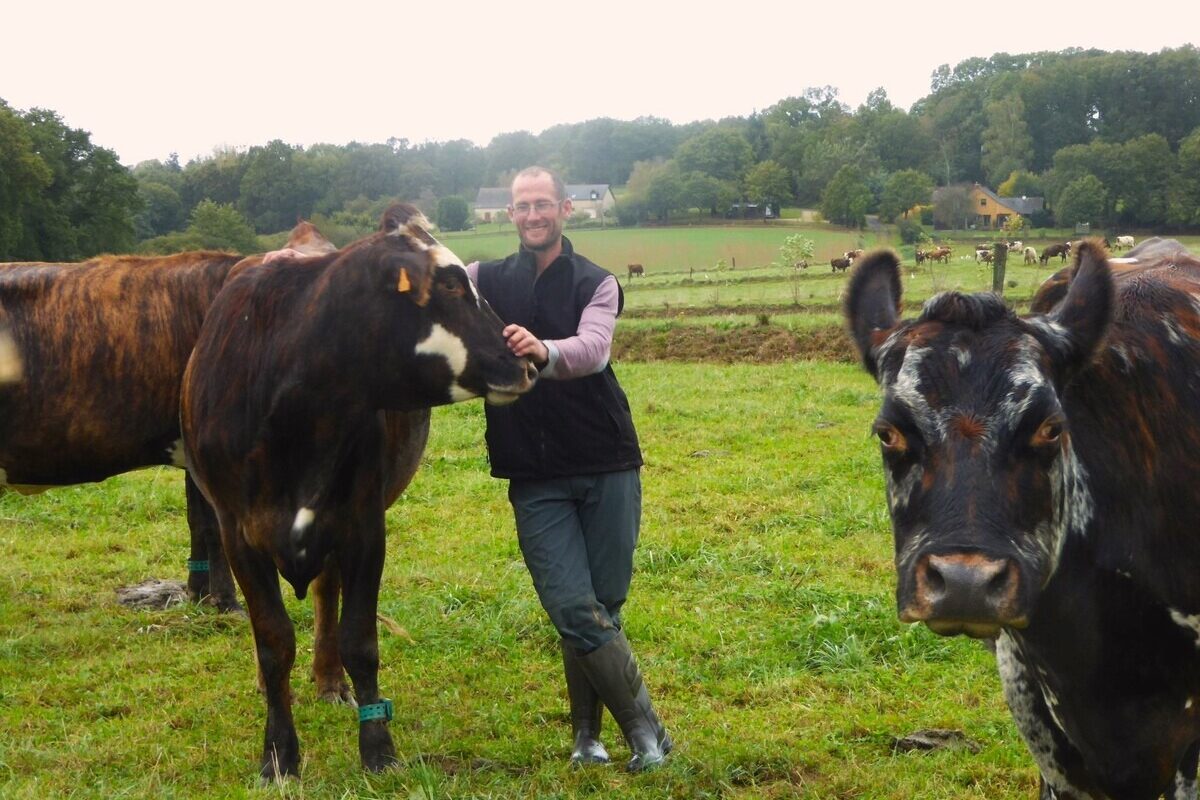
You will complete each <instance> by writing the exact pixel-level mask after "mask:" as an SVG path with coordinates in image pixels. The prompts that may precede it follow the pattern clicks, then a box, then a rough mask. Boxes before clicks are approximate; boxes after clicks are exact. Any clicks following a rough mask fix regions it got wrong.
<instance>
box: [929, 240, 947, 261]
mask: <svg viewBox="0 0 1200 800" xmlns="http://www.w3.org/2000/svg"><path fill="white" fill-rule="evenodd" d="M926 258H928V259H929V260H930V261H940V262H942V263H943V264H949V263H950V248H949V247H947V246H946V245H944V244H943V245H939V246H937V247H935V248H933V250H930V251H929V252H928V253H927V254H926Z"/></svg>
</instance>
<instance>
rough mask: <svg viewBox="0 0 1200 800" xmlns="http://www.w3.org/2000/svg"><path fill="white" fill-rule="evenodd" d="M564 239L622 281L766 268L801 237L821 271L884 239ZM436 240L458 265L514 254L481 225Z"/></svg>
mask: <svg viewBox="0 0 1200 800" xmlns="http://www.w3.org/2000/svg"><path fill="white" fill-rule="evenodd" d="M565 233H566V234H567V237H568V238H569V239H570V240H571V242H572V243H573V244H574V245H575V248H576V249H577V250H578V251H579V252H580V253H583V254H584V255H586V256H587V257H588V258H590V259H591V260H592V261H594V262H596V263H597V264H599V265H600V266H602V267H605V268H607V269H609V270H611V271H613V272H614V273H616V274H617V275H619V276H621V277H622V278H624V276H625V265H626V264H631V263H633V264H642V265H644V266H645V267H646V272H647V274H648V275H652V274H654V273H655V272H685V273H686V272H687V270H688V269H689V268H694V269H696V270H700V269H711V268H712V267H713V266H714V265H715V264H716V263H717V262H718V261H721V260H724V261H725V262H726V263H727V264H730V265H732V264H733V263H734V262H735V261H736V265H737V267H739V268H742V267H751V266H762V265H765V264H770V263H771V262H772V261H775V260H776V259H777V258H778V257H779V247H780V245H782V244H783V241H784V240H785V239H786V238H787V237H789V236H791V235H793V234H796V233H801V234H803V235H805V236H807V237H809V238H810V239H812V240H813V241H814V242H815V243H816V258H817V259H820V260H823V261H824V262H825V265H826V269H828V268H829V259H830V258H832V257H834V256H840V255H841V254H842V253H844V252H845V251H846V250H851V249H853V248H855V247H864V248H870V247H874V246H876V245H877V244H884V243H885V240H884V239H882V238H878V237H877V236H876V234H874V233H871V232H868V231H862V232H860V231H854V230H848V229H846V228H835V227H831V226H820V225H797V224H779V223H772V224H765V223H738V224H736V225H695V226H676V227H661V228H657V227H656V228H649V227H647V228H604V229H598V228H578V229H574V230H572V229H571V228H570V226H569V225H568V226H567V229H566V231H565ZM438 238H440V239H441V240H442V242H443V243H445V245H446V246H447V247H449V248H450V249H451V250H453V251H454V252H455V253H456V254H458V256H459V257H460V258H462V260H463V261H464V262H471V261H476V260H484V259H491V258H503V257H505V256H507V255H508V254H509V253H512V252H513V251H515V250H516V249H517V234H516V230H515V229H514V228H513V226H512V225H505V226H504V229H503V230H496V229H495V226H491V225H488V226H484V228H483V229H481V230H479V231H471V232H466V233H439V234H438Z"/></svg>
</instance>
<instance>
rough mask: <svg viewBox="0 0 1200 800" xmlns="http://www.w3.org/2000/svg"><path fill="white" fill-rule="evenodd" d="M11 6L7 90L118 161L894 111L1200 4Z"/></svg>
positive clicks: (1155, 37) (1184, 18) (1155, 28)
mask: <svg viewBox="0 0 1200 800" xmlns="http://www.w3.org/2000/svg"><path fill="white" fill-rule="evenodd" d="M17 2H18V4H17V5H15V7H12V8H7V9H6V10H5V12H4V14H3V19H4V28H5V30H4V31H3V33H2V35H0V98H3V99H4V100H6V101H7V102H8V103H9V105H10V106H13V107H15V108H18V109H28V108H31V107H34V106H38V107H42V108H49V109H52V110H54V111H57V112H58V113H59V114H60V115H61V116H62V117H63V119H64V121H65V122H66V123H67V124H68V125H70V126H71V127H75V128H82V129H84V130H87V131H90V132H91V134H92V141H93V142H94V143H96V144H99V145H102V146H104V147H108V148H111V149H113V150H115V151H116V152H117V155H118V156H119V157H120V159H121V161H122V163H125V164H129V165H133V164H135V163H137V162H138V161H142V160H144V159H149V158H162V159H165V158H166V157H167V155H168V154H169V153H170V152H172V151H176V152H178V153H179V155H180V158H181V160H182V161H183V162H185V163H186V162H187V161H188V160H189V159H191V158H194V157H196V156H203V155H208V154H210V153H212V151H213V149H214V148H216V147H220V146H236V147H247V146H251V145H256V144H263V143H265V142H267V141H269V140H271V139H282V140H284V141H286V142H288V143H290V144H297V145H305V146H308V145H311V144H314V143H317V142H330V143H333V144H345V143H347V142H350V141H360V142H383V141H386V140H387V139H388V138H389V137H392V136H395V137H399V138H407V139H408V140H409V141H410V142H412V143H413V144H416V143H419V142H422V141H426V140H432V141H448V140H450V139H460V138H461V139H470V140H472V141H474V142H476V143H477V144H479V145H486V144H487V143H488V142H489V141H490V140H491V138H492V137H493V136H495V135H496V134H498V133H505V132H509V131H516V130H528V131H530V132H532V133H535V134H536V133H540V132H541V131H542V130H544V129H546V128H548V127H550V126H553V125H556V124H559V123H570V122H582V121H584V120H587V119H592V118H595V117H602V116H607V117H613V118H616V119H625V120H631V119H634V118H635V117H638V116H644V115H653V116H657V117H663V118H666V119H669V120H671V121H672V122H674V123H684V122H690V121H693V120H698V119H719V118H721V117H725V116H733V115H738V116H742V115H747V114H750V113H751V112H752V111H754V110H755V109H764V108H766V107H768V106H770V105H773V104H774V103H776V102H778V101H779V100H781V99H783V98H785V97H788V96H792V95H799V94H801V93H802V92H803V91H804V89H805V88H806V87H808V86H824V85H827V84H828V85H830V86H833V87H835V88H837V89H838V91H839V95H840V98H841V99H842V101H843V102H846V103H848V104H849V105H850V106H851V107H852V108H854V107H857V106H858V105H859V104H861V103H862V102H863V101H864V100H865V99H866V96H867V93H868V92H870V91H871V90H872V89H874V88H876V87H879V86H882V87H883V88H884V89H885V90H886V91H887V93H888V96H889V98H890V99H891V101H892V102H893V103H894V104H895V105H897V106H899V107H901V108H905V109H907V108H908V107H909V106H910V105H911V104H912V103H913V102H915V101H916V100H917V99H919V98H921V97H922V96H924V95H926V94H928V93H929V76H930V74H931V73H932V72H933V70H934V69H936V68H937V66H938V65H939V64H950V65H951V66H953V65H954V64H957V63H958V62H959V61H962V60H963V59H966V58H970V57H973V56H981V57H988V56H991V55H992V54H993V53H995V52H998V51H1007V52H1010V53H1026V52H1033V51H1038V50H1061V49H1064V48H1067V47H1085V48H1088V47H1096V48H1099V49H1102V50H1138V51H1142V52H1157V51H1158V50H1161V49H1162V48H1164V47H1178V46H1180V45H1182V44H1185V43H1187V42H1189V41H1190V42H1192V43H1195V42H1197V41H1198V40H1200V3H1197V2H1196V0H1170V1H1169V2H1168V0H1142V2H1138V3H1135V4H1129V3H1122V4H1119V5H1118V4H1115V3H1112V4H1108V3H1097V2H1089V3H1082V2H1071V3H1062V2H1058V3H1056V2H1042V3H1004V4H999V5H995V4H994V6H993V7H995V8H1003V9H1005V10H1004V11H1003V12H987V13H984V12H981V11H978V10H976V9H982V8H985V7H986V6H985V4H982V3H969V2H964V0H954V1H953V2H951V1H949V0H916V2H909V3H901V2H894V1H893V2H887V3H870V2H867V3H864V2H839V0H818V1H817V2H804V1H803V0H791V2H780V1H779V0H749V2H744V3H735V4H731V3H727V2H724V3H718V2H715V0H708V1H707V2H702V1H701V0H694V1H693V2H677V1H676V0H669V1H667V2H655V0H640V2H632V1H631V0H593V1H592V2H588V1H587V0H560V1H559V2H545V1H544V0H543V2H530V1H529V0H526V2H520V1H518V2H508V3H506V2H497V0H490V2H477V0H433V2H428V0H427V2H425V3H423V4H422V3H408V2H392V3H378V2H367V0H341V2H328V1H327V2H322V3H320V4H314V5H313V6H311V7H310V6H309V5H306V4H304V3H299V2H293V3H281V2H278V1H277V0H237V1H236V2H234V1H233V0H199V1H195V0H194V1H193V2H188V3H179V2H176V1H175V0H158V1H157V2H147V1H145V0H109V1H108V2H95V0H90V1H89V2H79V1H78V0H65V1H64V0H59V2H52V1H51V0H17ZM310 8H315V9H316V10H310ZM702 8H704V9H707V10H701V9H702ZM1001 14H1003V16H1001ZM1005 17H1007V20H1006V19H1005Z"/></svg>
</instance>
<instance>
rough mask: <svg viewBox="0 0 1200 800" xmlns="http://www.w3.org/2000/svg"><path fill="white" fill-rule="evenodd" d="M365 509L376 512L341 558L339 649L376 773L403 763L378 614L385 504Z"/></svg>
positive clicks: (347, 539) (365, 752)
mask: <svg viewBox="0 0 1200 800" xmlns="http://www.w3.org/2000/svg"><path fill="white" fill-rule="evenodd" d="M372 500H373V502H371V503H367V504H364V505H361V506H360V508H364V509H366V508H370V509H371V510H370V511H365V512H364V514H363V515H362V516H363V518H362V519H361V520H360V521H359V524H358V525H357V526H356V527H357V530H355V531H354V535H346V536H343V537H342V538H341V542H342V545H341V548H340V550H339V553H338V558H339V562H340V565H341V569H342V619H341V624H340V626H339V627H340V631H339V638H338V644H339V645H340V648H341V652H342V661H343V662H344V663H345V665H346V671H347V672H348V673H350V680H351V681H352V682H353V683H354V698H355V700H357V701H358V719H359V723H358V752H359V755H360V756H361V758H362V764H363V767H364V768H365V769H368V770H370V771H372V772H378V771H379V770H382V769H386V768H387V767H389V766H392V765H394V764H396V763H397V761H396V748H395V745H393V744H392V736H391V734H390V733H388V727H387V723H388V720H389V719H391V716H392V711H391V702H390V701H384V700H382V699H381V698H380V696H379V638H378V636H379V631H378V627H377V625H376V618H375V614H376V610H377V608H378V605H379V581H380V578H381V577H382V575H383V556H384V524H383V503H382V501H381V500H380V498H379V497H378V496H376V497H374V498H372Z"/></svg>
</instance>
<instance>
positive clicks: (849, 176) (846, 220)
mask: <svg viewBox="0 0 1200 800" xmlns="http://www.w3.org/2000/svg"><path fill="white" fill-rule="evenodd" d="M871 200H872V195H871V189H870V187H868V186H867V183H866V181H865V180H864V178H863V174H862V170H860V169H859V168H858V167H856V166H854V165H853V164H847V165H846V166H844V167H842V168H841V169H839V170H838V171H837V174H836V175H834V176H833V180H832V181H830V182H829V185H828V186H826V187H825V192H824V194H823V195H822V196H821V213H822V214H823V215H824V216H825V219H827V220H829V221H830V222H835V223H838V224H840V225H846V226H848V227H858V228H861V227H862V226H863V225H865V224H866V221H867V219H866V215H867V209H868V208H869V207H870V205H871Z"/></svg>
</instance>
